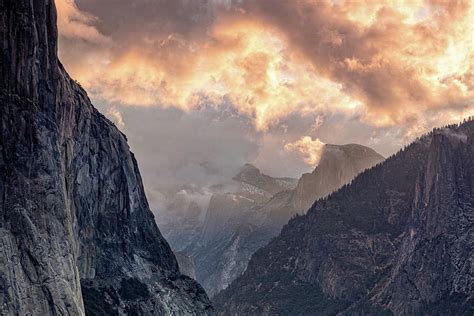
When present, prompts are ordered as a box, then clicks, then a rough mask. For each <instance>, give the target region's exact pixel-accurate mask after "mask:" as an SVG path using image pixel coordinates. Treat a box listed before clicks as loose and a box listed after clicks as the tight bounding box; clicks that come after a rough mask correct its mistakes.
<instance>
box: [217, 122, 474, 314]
mask: <svg viewBox="0 0 474 316" xmlns="http://www.w3.org/2000/svg"><path fill="white" fill-rule="evenodd" d="M473 157H474V121H472V120H470V121H467V122H465V123H464V124H461V125H452V126H448V127H446V128H439V129H435V130H434V131H433V132H431V133H429V134H428V135H426V136H424V137H421V138H420V139H418V140H417V141H415V142H414V143H412V144H411V145H409V146H408V147H406V148H405V149H404V150H402V151H400V152H399V153H397V154H396V155H394V156H392V157H390V158H389V159H387V160H386V161H385V162H384V163H382V164H379V165H377V166H376V167H374V168H371V169H369V170H367V171H365V172H364V173H362V174H361V175H359V176H358V177H357V178H356V179H355V180H353V181H352V183H351V184H350V185H346V186H344V187H343V188H342V189H340V190H338V191H337V192H335V193H333V194H330V196H329V197H327V198H325V199H322V200H320V201H318V202H317V203H316V204H314V205H313V206H312V207H311V208H310V210H309V212H308V213H307V214H306V215H303V216H297V217H296V218H293V219H291V220H290V221H289V223H288V224H287V225H285V226H284V227H283V230H282V232H281V234H280V235H279V236H278V237H277V238H275V239H273V240H272V241H271V242H270V243H269V244H268V245H267V246H265V247H263V248H262V249H260V250H258V251H257V252H256V253H255V254H254V255H253V256H252V259H251V260H250V263H249V265H248V268H247V270H246V271H245V273H244V274H243V275H242V276H241V277H239V278H237V279H236V280H235V281H234V282H233V283H232V284H231V285H230V286H229V287H228V288H227V289H226V290H224V291H223V292H221V293H220V294H218V295H217V296H216V297H215V299H214V302H215V306H216V307H217V309H218V310H219V312H220V314H222V315H315V314H317V315H336V314H338V315H392V314H395V315H473V314H474V300H473V298H474V297H473V296H474V291H473V284H474V282H473V281H474V279H473V262H474V252H473V245H474V230H473V227H474V225H473V224H474V159H473Z"/></svg>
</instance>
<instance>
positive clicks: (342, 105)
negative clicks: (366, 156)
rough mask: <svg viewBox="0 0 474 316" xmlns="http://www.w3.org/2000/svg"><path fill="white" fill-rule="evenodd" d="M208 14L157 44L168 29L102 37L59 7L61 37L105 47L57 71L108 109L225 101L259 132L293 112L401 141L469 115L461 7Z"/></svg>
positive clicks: (66, 3) (465, 9)
mask: <svg viewBox="0 0 474 316" xmlns="http://www.w3.org/2000/svg"><path fill="white" fill-rule="evenodd" d="M178 2H179V1H178ZM209 3H210V5H212V6H215V7H216V8H217V9H213V10H209V12H210V13H209V12H208V11H206V12H205V14H204V13H202V14H201V13H200V15H199V18H197V19H198V20H199V21H201V20H200V19H207V20H205V21H204V22H202V21H201V22H200V24H198V25H194V24H193V27H194V28H195V29H192V30H190V29H189V28H188V27H185V26H183V25H177V26H174V30H175V31H173V29H172V28H171V29H168V27H167V28H166V32H165V33H163V32H162V28H163V27H164V26H169V25H174V24H173V23H175V21H171V22H170V23H167V20H166V19H167V17H165V16H161V17H160V16H157V17H155V20H160V19H163V21H161V22H159V23H158V24H159V25H160V27H159V28H158V27H157V28H156V29H153V27H152V26H153V25H154V24H153V23H150V25H151V26H148V25H147V27H144V29H146V32H145V31H144V33H143V34H140V33H136V32H135V33H133V35H130V34H129V33H127V32H126V33H124V34H126V35H122V33H120V36H122V37H120V36H119V33H117V35H116V36H115V37H114V33H113V30H112V31H111V32H112V34H110V35H109V36H107V37H106V36H104V35H102V34H101V33H99V31H97V29H96V28H94V27H92V26H91V25H92V24H93V23H92V22H93V21H94V18H93V17H91V16H90V15H88V14H84V13H83V12H80V11H78V9H77V6H75V4H74V2H72V0H60V1H58V9H59V16H60V23H59V27H60V31H61V33H62V34H64V35H65V36H76V37H79V38H83V39H88V40H90V41H95V42H101V41H107V40H113V41H114V42H115V43H114V44H115V45H103V48H102V49H101V50H97V51H94V52H93V53H90V52H89V51H88V53H87V54H85V56H86V57H84V58H82V60H76V59H77V58H75V59H74V60H71V61H70V63H69V64H67V67H68V69H69V70H70V71H71V72H72V74H73V76H74V77H75V78H77V79H78V80H79V81H80V82H81V84H83V85H84V86H85V87H86V88H87V89H88V90H89V91H90V92H91V93H92V94H93V95H94V96H96V97H100V98H103V99H105V100H107V101H109V102H120V103H123V104H127V105H134V106H163V107H178V108H180V109H183V110H186V111H190V110H193V109H195V108H198V107H199V106H200V105H201V103H202V102H210V103H212V104H215V105H216V106H218V105H219V104H221V103H222V102H227V101H230V102H231V103H232V104H233V105H234V106H235V107H236V108H237V109H238V110H239V111H240V112H241V113H244V114H246V115H249V116H250V117H252V118H253V119H254V122H255V126H256V128H257V129H259V130H266V129H267V128H268V127H269V126H271V125H272V124H276V123H278V122H279V121H280V120H281V119H282V118H284V117H286V116H288V115H291V114H292V113H299V114H301V115H305V114H308V113H320V112H323V113H343V114H345V115H350V116H357V117H360V118H361V119H362V120H363V121H364V122H367V123H369V124H371V125H374V126H391V125H395V124H406V125H407V135H411V133H412V132H411V130H413V126H414V125H418V126H420V125H423V124H424V122H427V121H428V119H427V118H424V116H425V115H426V113H427V112H428V111H431V110H433V109H437V110H438V111H439V112H443V113H445V114H446V117H457V116H458V115H461V114H466V113H468V114H470V113H472V110H473V108H474V101H473V100H474V90H473V79H472V78H473V77H474V76H473V68H472V64H473V61H474V43H473V38H472V34H474V26H473V22H472V21H474V8H473V5H472V3H470V2H468V1H451V2H446V1H435V0H432V1H421V0H409V1H408V0H406V1H384V2H381V1H369V0H366V1H350V0H347V1H343V0H341V1H335V2H334V3H333V2H332V1H313V0H294V1H272V0H258V1H257V0H243V1H239V2H237V4H235V3H234V4H233V5H232V2H231V1H210V2H209ZM188 7H189V5H186V6H184V7H183V8H188ZM193 8H194V7H193ZM213 8H214V7H213ZM194 9H195V8H194ZM173 12H174V11H173ZM177 12H179V13H180V14H182V13H181V11H179V10H178V11H177ZM188 14H189V15H190V16H193V15H192V14H194V13H193V12H189V13H188ZM135 20H136V19H135ZM168 22H169V21H168ZM189 23H192V22H189ZM199 27H202V28H203V29H202V30H198V28H199ZM121 29H125V27H121ZM133 29H134V30H137V29H138V28H137V27H135V26H134V28H133ZM183 30H185V31H183ZM117 43H119V44H121V45H117ZM79 59H80V58H79Z"/></svg>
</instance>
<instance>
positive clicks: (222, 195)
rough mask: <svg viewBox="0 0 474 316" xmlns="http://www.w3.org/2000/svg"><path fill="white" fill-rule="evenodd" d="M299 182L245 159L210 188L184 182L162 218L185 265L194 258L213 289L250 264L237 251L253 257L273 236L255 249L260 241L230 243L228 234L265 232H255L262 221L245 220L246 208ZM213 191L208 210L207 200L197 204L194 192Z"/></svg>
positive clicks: (206, 285)
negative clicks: (239, 244) (244, 246)
mask: <svg viewBox="0 0 474 316" xmlns="http://www.w3.org/2000/svg"><path fill="white" fill-rule="evenodd" d="M296 184H297V180H296V179H291V178H274V177H271V176H268V175H265V174H263V173H261V172H260V170H259V169H258V168H256V167H255V166H253V165H251V164H245V165H244V166H243V167H242V168H240V170H238V172H237V173H236V175H235V176H234V177H233V178H232V179H229V181H228V182H227V183H223V184H221V185H219V186H214V187H213V188H210V189H208V190H199V189H198V188H195V187H192V186H187V187H186V188H182V189H181V190H179V191H178V192H177V193H176V194H174V195H173V198H170V200H171V202H170V203H168V205H167V207H166V210H165V211H163V212H160V214H159V216H158V221H159V223H160V227H161V228H162V231H163V234H164V235H165V237H166V239H167V240H168V241H169V242H170V245H171V247H172V249H174V250H175V251H179V254H180V255H179V256H178V261H179V263H180V266H183V267H184V266H189V263H190V260H191V261H192V262H193V264H194V270H195V271H194V272H195V278H196V279H197V280H200V283H201V284H203V286H204V288H205V289H206V291H207V292H208V294H210V295H212V294H215V293H217V292H218V291H220V290H222V289H223V287H224V286H227V285H228V284H230V282H231V281H232V280H234V279H235V277H236V276H238V275H240V274H241V273H242V272H243V270H244V269H245V267H246V266H247V261H248V260H247V261H245V260H244V261H241V260H240V259H239V258H235V257H234V256H233V253H240V252H241V251H245V258H250V256H251V255H252V253H253V252H254V251H255V250H256V249H258V248H260V247H261V246H263V245H265V243H266V242H267V241H268V238H261V239H262V242H260V243H258V244H256V246H257V248H255V249H254V247H255V245H250V247H248V248H247V249H245V250H243V249H240V248H239V247H237V248H239V249H235V250H231V249H229V242H230V241H229V238H230V239H231V238H232V235H233V234H234V233H235V232H239V234H241V233H243V232H244V231H253V232H254V234H255V235H258V234H261V233H263V230H262V231H258V232H256V231H255V229H256V228H257V226H255V225H254V224H251V223H250V222H249V223H248V225H246V224H244V218H245V212H246V211H247V210H249V209H252V208H255V207H257V206H259V205H263V204H264V203H265V202H267V201H268V200H269V199H270V198H271V197H272V196H273V195H274V194H275V193H277V192H280V191H282V190H289V189H293V188H295V187H296ZM209 192H213V193H211V194H210V197H209V203H208V205H207V208H206V209H204V210H203V208H202V206H203V204H204V203H200V205H198V204H197V203H196V202H195V201H194V200H193V198H195V197H199V198H198V199H202V197H204V196H206V194H209ZM233 219H235V221H234V220H233ZM250 220H253V218H250ZM234 224H236V225H237V226H236V225H234ZM244 225H246V227H244ZM239 227H240V228H239ZM253 239H255V238H253ZM223 258H228V259H229V261H228V263H229V264H228V265H225V264H223V262H222V260H223ZM182 260H183V261H182ZM187 275H189V274H187Z"/></svg>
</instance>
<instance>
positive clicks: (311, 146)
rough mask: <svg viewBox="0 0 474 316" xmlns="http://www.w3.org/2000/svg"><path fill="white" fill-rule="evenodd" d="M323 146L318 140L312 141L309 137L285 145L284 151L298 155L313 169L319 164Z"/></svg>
mask: <svg viewBox="0 0 474 316" xmlns="http://www.w3.org/2000/svg"><path fill="white" fill-rule="evenodd" d="M324 145H325V144H324V143H323V142H321V141H320V140H319V138H317V139H315V140H313V139H312V138H311V137H310V136H304V137H301V138H300V139H299V140H297V141H295V142H292V143H288V144H286V145H285V150H288V151H296V152H298V153H300V154H301V155H302V157H303V159H304V161H305V162H306V163H307V164H308V165H309V166H312V167H315V166H317V165H318V163H319V159H320V158H321V154H322V152H323V149H324Z"/></svg>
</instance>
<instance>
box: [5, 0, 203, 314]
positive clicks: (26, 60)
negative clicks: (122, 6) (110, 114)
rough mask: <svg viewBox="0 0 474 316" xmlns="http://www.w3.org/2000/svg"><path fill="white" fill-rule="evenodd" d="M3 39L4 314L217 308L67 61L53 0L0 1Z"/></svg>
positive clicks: (121, 142)
mask: <svg viewBox="0 0 474 316" xmlns="http://www.w3.org/2000/svg"><path fill="white" fill-rule="evenodd" d="M0 43H1V45H2V51H1V52H2V53H1V59H0V60H1V68H0V71H1V75H0V104H1V112H0V120H1V129H0V151H1V153H2V154H1V155H0V195H1V196H2V198H1V199H0V214H1V218H2V220H1V221H0V293H1V294H0V309H1V311H2V312H1V313H2V314H7V315H27V314H33V315H56V314H69V315H83V314H85V313H86V314H88V315H114V314H140V315H152V314H159V315H162V314H176V313H184V314H208V313H211V312H212V308H211V305H210V302H209V300H208V298H207V296H206V294H205V292H204V290H203V289H202V288H201V287H200V286H199V285H198V284H197V283H196V282H195V281H193V280H192V279H190V278H188V277H186V276H183V275H181V274H180V272H179V269H178V264H177V261H176V259H175V256H174V255H173V253H172V252H171V250H170V248H169V246H168V244H167V242H166V241H165V240H164V238H163V237H162V236H161V234H160V231H159V230H158V228H157V226H156V224H155V221H154V218H153V215H152V213H151V212H150V210H149V207H148V203H147V200H146V198H145V195H144V190H143V186H142V181H141V178H140V174H139V171H138V167H137V162H136V160H135V158H134V156H133V154H132V153H131V152H130V151H129V147H128V145H127V141H126V138H125V136H124V135H123V134H122V133H120V131H119V130H118V129H117V128H116V127H115V126H114V125H113V124H112V123H111V122H110V121H108V120H107V119H106V118H105V117H104V116H102V115H101V114H100V113H99V112H98V111H97V110H96V109H95V108H94V107H93V106H92V104H91V103H90V101H89V99H88V97H87V95H86V93H85V91H84V90H83V89H82V88H81V87H80V86H79V85H78V84H77V83H75V82H74V80H72V79H71V78H70V77H69V76H68V74H67V73H66V72H65V70H64V68H63V67H62V65H61V64H60V62H59V61H58V58H57V30H56V10H55V6H54V1H48V0H36V1H16V0H15V1H13V0H11V1H10V0H5V1H0Z"/></svg>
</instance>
